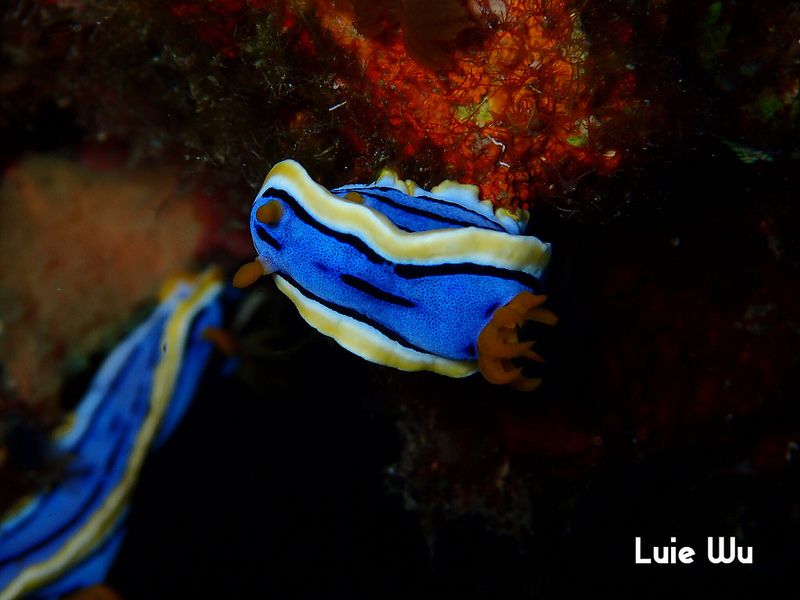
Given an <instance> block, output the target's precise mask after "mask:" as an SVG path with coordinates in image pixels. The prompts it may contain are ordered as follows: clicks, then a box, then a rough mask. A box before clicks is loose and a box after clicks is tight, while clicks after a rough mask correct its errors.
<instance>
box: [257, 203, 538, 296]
mask: <svg viewBox="0 0 800 600" xmlns="http://www.w3.org/2000/svg"><path fill="white" fill-rule="evenodd" d="M392 189H393V188H392ZM261 197H262V198H267V197H272V198H278V199H279V200H283V201H284V202H285V203H286V204H287V205H289V206H290V207H291V208H292V210H293V211H294V212H295V214H296V215H297V217H298V218H299V219H300V220H302V221H303V222H304V223H306V224H307V225H310V226H311V227H313V228H314V229H316V230H317V231H319V232H320V233H322V234H324V235H329V236H331V237H333V238H334V239H336V240H338V241H340V242H342V243H343V244H347V245H349V246H351V247H353V248H355V249H356V250H358V251H359V252H361V253H362V254H364V256H365V257H366V258H367V260H369V261H370V262H372V263H375V264H378V265H384V264H392V261H390V260H388V259H386V258H384V257H383V256H381V255H380V254H378V253H377V252H375V250H373V249H372V248H370V247H369V245H368V244H367V243H366V242H365V241H364V240H362V239H361V238H359V237H357V236H355V235H352V234H349V233H341V232H339V231H336V230H335V229H331V228H330V227H328V226H326V225H323V224H322V223H320V222H319V221H317V220H315V219H314V218H313V217H312V216H311V215H310V214H308V212H307V211H306V210H305V209H304V208H303V207H302V206H301V205H300V203H299V202H298V201H297V200H296V199H295V198H294V197H292V196H291V195H290V194H288V193H287V192H285V191H284V190H279V189H277V188H269V189H268V190H266V191H265V192H264V193H263V194H262V195H261ZM509 235H511V234H509ZM394 270H395V273H396V274H397V275H399V276H400V277H403V278H405V279H418V278H420V277H431V276H441V275H484V276H487V277H497V278H499V279H507V280H511V281H517V282H519V283H521V284H522V285H524V286H526V287H529V288H532V289H534V290H537V289H538V285H539V279H538V278H537V277H534V276H533V275H529V274H528V273H525V272H522V271H514V270H512V269H504V268H502V267H493V266H490V265H476V264H473V263H456V264H442V265H409V264H394Z"/></svg>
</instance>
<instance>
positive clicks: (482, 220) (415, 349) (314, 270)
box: [250, 161, 549, 376]
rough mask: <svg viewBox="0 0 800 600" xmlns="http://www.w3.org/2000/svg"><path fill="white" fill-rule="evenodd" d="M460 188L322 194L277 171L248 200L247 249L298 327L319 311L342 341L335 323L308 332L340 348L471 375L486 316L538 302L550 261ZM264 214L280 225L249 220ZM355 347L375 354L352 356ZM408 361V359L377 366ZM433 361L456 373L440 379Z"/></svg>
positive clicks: (349, 189) (297, 173)
mask: <svg viewBox="0 0 800 600" xmlns="http://www.w3.org/2000/svg"><path fill="white" fill-rule="evenodd" d="M465 187H466V186H455V184H454V185H453V186H451V188H450V189H449V190H446V191H447V193H438V194H437V193H436V192H435V191H430V192H429V191H426V190H421V189H419V188H417V187H416V186H415V185H413V184H405V183H403V182H397V181H396V180H391V179H387V178H384V179H383V180H380V179H379V180H378V181H377V182H376V183H374V184H370V185H352V186H345V187H342V188H338V189H335V190H333V191H332V192H327V191H326V190H324V189H323V188H320V187H319V186H317V185H316V184H314V183H313V181H311V180H310V179H309V178H308V176H307V174H306V173H305V171H304V170H302V167H300V166H299V165H297V163H293V162H291V161H285V162H284V163H280V164H279V165H278V166H276V167H275V169H273V171H272V173H271V175H270V176H268V177H267V180H266V181H265V183H264V185H263V187H262V189H261V191H260V192H259V195H258V197H257V198H256V200H255V203H254V206H253V211H252V215H251V220H250V226H251V230H252V234H253V241H254V244H255V246H256V250H257V252H258V254H259V260H260V261H261V262H262V263H263V264H264V266H265V269H267V270H268V271H269V272H272V273H274V274H275V276H276V277H277V280H278V281H279V285H281V289H284V288H285V284H287V283H288V285H289V286H290V288H289V289H291V291H292V293H289V292H287V293H289V295H290V297H292V299H293V300H294V301H295V303H296V304H298V308H300V310H301V314H303V316H304V317H306V318H307V320H309V321H311V319H309V317H308V315H307V314H306V313H307V312H314V311H315V310H317V309H319V310H323V309H320V308H319V307H320V306H321V307H324V312H325V314H326V315H328V316H330V317H331V318H333V319H335V316H331V315H340V316H341V318H342V322H343V323H345V324H346V325H347V326H346V327H344V329H346V331H344V332H342V331H341V329H342V327H340V324H337V323H334V324H330V325H326V326H325V327H321V326H318V325H317V324H316V323H312V324H314V325H315V326H317V328H318V329H320V330H321V331H323V333H327V334H328V335H332V336H333V337H334V338H335V339H337V341H339V342H340V343H342V345H344V346H345V347H348V348H349V349H351V350H353V351H355V352H357V353H359V354H361V355H362V356H364V357H365V358H368V359H370V360H374V361H375V362H380V363H382V364H389V365H391V366H396V367H398V368H403V369H406V370H414V369H417V368H421V369H430V370H434V371H437V372H444V374H451V375H453V376H459V375H465V374H468V373H469V372H473V371H474V370H475V369H474V367H473V368H470V367H469V366H468V365H469V364H472V363H474V361H475V360H476V358H477V350H476V341H477V339H478V335H479V334H480V332H481V331H482V329H483V328H484V327H485V326H486V324H487V323H488V322H489V320H490V319H491V318H492V315H493V314H494V312H495V310H497V308H499V307H501V306H503V305H505V304H507V303H508V302H509V301H510V300H511V299H512V298H514V297H515V296H516V295H518V294H519V293H520V292H524V291H534V292H535V291H537V288H538V286H539V276H540V275H541V272H542V269H543V268H544V265H545V264H546V262H547V258H548V256H549V246H548V245H547V244H543V243H542V242H540V241H539V240H537V239H536V238H533V237H530V236H522V235H519V230H518V227H517V225H516V223H511V225H509V223H508V219H506V220H505V221H504V220H503V219H501V218H499V217H498V216H496V215H495V214H494V212H493V211H492V210H491V208H490V207H488V206H487V204H486V203H479V202H478V201H477V198H475V199H474V200H473V199H472V198H471V197H469V196H470V194H468V193H467V191H465V190H464V189H463V188H465ZM409 191H413V194H411V193H407V192H409ZM354 194H357V195H358V196H354ZM348 198H351V199H352V198H355V200H356V201H355V202H353V201H350V200H349V199H348ZM271 202H273V203H274V202H278V203H279V204H280V207H281V209H282V216H281V217H280V219H279V220H278V221H277V222H276V223H272V224H270V223H262V222H260V221H259V219H258V217H257V213H258V210H259V209H260V208H261V207H262V206H264V205H266V204H269V203H271ZM528 259H530V260H528ZM284 291H287V290H286V289H284ZM295 292H296V293H295ZM297 294H299V296H298V295H297ZM329 321H330V319H327V318H326V319H325V323H328V322H329ZM353 332H355V333H353ZM353 336H355V337H353ZM364 336H366V338H371V339H369V340H368V343H369V344H371V345H376V346H380V348H379V349H377V350H370V351H364V352H361V351H359V348H360V347H361V345H362V341H363V340H362V337H364ZM356 338H357V339H356ZM406 351H410V353H408V356H409V357H416V358H411V359H409V360H406V359H402V360H399V361H394V359H393V358H389V359H385V358H384V357H385V353H389V354H391V355H394V354H395V353H397V352H399V353H400V354H403V353H404V352H406ZM421 357H426V358H421ZM431 357H435V358H431ZM417 359H419V362H417ZM436 359H441V361H443V362H442V363H441V364H445V365H447V364H450V365H452V364H454V363H458V364H459V365H461V367H460V368H458V369H456V370H455V371H454V372H449V371H450V370H449V368H443V369H439V368H436V367H435V366H432V363H431V360H433V362H434V363H436V364H439V362H437V360H436ZM441 361H440V362H441ZM398 362H399V364H396V363H398Z"/></svg>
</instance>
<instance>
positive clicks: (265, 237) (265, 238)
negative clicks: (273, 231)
mask: <svg viewBox="0 0 800 600" xmlns="http://www.w3.org/2000/svg"><path fill="white" fill-rule="evenodd" d="M256 235H257V236H258V239H260V240H261V241H262V242H266V243H267V244H269V245H270V246H272V247H273V248H275V250H280V249H281V243H280V242H279V241H278V240H276V239H275V238H274V237H272V236H271V235H270V234H269V232H267V228H266V227H264V226H263V225H256Z"/></svg>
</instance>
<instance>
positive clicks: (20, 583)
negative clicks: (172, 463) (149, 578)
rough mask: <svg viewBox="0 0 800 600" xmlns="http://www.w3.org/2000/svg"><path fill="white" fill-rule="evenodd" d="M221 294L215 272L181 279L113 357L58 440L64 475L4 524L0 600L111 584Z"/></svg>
mask: <svg viewBox="0 0 800 600" xmlns="http://www.w3.org/2000/svg"><path fill="white" fill-rule="evenodd" d="M221 290H222V283H221V280H220V277H219V273H218V272H217V271H216V270H211V271H208V272H206V273H205V274H203V275H200V276H198V277H196V278H194V279H193V280H189V279H186V278H182V279H179V280H176V281H174V282H173V283H172V284H171V285H170V286H169V288H168V289H166V290H165V292H164V298H163V300H162V302H161V303H160V304H159V306H158V307H157V308H156V309H155V311H154V312H153V314H152V315H151V316H150V317H149V318H148V319H147V320H146V321H145V322H144V323H143V324H141V325H140V326H139V327H138V328H137V329H136V330H134V331H133V333H131V334H130V335H129V336H128V337H127V338H126V339H125V340H123V341H122V343H120V344H119V345H118V346H117V347H116V348H115V349H114V350H113V352H112V353H111V354H110V355H109V356H108V357H107V358H106V359H105V361H104V362H103V364H102V365H101V367H100V369H99V370H98V372H97V374H96V375H95V377H94V379H93V380H92V382H91V384H90V386H89V389H88V391H87V393H86V395H85V396H84V397H83V398H82V400H81V402H80V404H79V405H78V407H77V409H76V410H75V412H74V413H73V414H72V415H71V416H70V418H69V419H67V421H66V422H65V424H64V426H63V427H62V428H61V429H59V430H58V431H57V432H56V433H55V434H54V436H53V440H52V451H53V453H54V454H55V455H56V456H61V457H65V459H67V460H68V461H69V462H68V467H67V471H66V473H64V475H63V477H62V478H61V480H59V482H58V483H57V484H56V485H54V486H52V487H51V488H50V489H47V490H44V491H43V492H41V493H39V494H38V495H36V496H33V497H30V498H28V499H26V500H25V501H24V502H22V503H20V505H19V506H18V507H17V508H16V509H14V510H13V511H12V513H11V514H9V515H7V516H6V517H5V518H4V519H3V520H2V521H0V600H10V599H12V598H19V597H22V596H28V595H31V594H33V595H35V597H36V598H47V599H50V598H53V599H55V598H62V597H64V596H66V595H67V594H70V593H72V592H74V591H75V590H79V589H85V588H90V589H92V590H95V589H97V588H94V587H93V586H96V585H98V584H99V583H101V582H102V581H103V579H104V578H105V576H106V573H107V571H108V569H109V568H110V566H111V563H112V561H113V560H114V557H115V555H116V553H117V550H118V549H119V546H120V543H121V541H122V537H123V534H124V526H125V518H126V514H127V512H128V503H129V500H130V497H131V492H132V490H133V487H134V485H135V483H136V480H137V478H138V476H139V472H140V470H141V467H142V464H143V462H144V459H145V456H146V455H147V452H148V451H149V450H150V449H151V448H153V447H155V446H157V445H159V444H161V443H162V442H163V441H165V439H166V438H167V437H168V436H169V435H170V433H171V432H172V431H173V429H174V428H175V426H176V425H177V423H178V422H179V421H180V419H181V417H182V415H183V414H184V412H185V410H186V409H187V407H188V405H189V403H190V402H191V398H192V396H193V394H194V391H195V389H196V387H197V384H198V382H199V379H200V376H201V375H202V372H203V370H204V368H205V365H206V363H207V361H208V358H209V356H210V354H211V351H212V345H211V343H210V342H209V341H208V340H206V339H205V337H204V335H203V332H204V330H205V329H206V328H207V327H219V326H220V324H221V322H222V307H221V302H220V300H219V296H220V292H221ZM92 593H95V592H92ZM107 596H108V594H107ZM112 596H113V595H112ZM89 597H91V595H89ZM100 597H103V596H100Z"/></svg>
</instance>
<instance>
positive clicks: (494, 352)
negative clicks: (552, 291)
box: [478, 292, 558, 391]
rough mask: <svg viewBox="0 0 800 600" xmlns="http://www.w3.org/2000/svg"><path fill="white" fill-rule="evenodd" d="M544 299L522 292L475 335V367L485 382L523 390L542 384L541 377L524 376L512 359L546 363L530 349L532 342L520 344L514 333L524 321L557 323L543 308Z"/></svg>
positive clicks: (499, 309)
mask: <svg viewBox="0 0 800 600" xmlns="http://www.w3.org/2000/svg"><path fill="white" fill-rule="evenodd" d="M545 300H547V296H542V295H535V294H532V293H530V292H521V293H519V294H517V296H515V297H514V299H513V300H511V302H509V303H508V304H506V305H505V306H502V307H500V308H498V309H497V310H496V311H495V313H494V315H493V316H492V320H491V321H489V323H488V324H487V325H486V327H484V328H483V331H481V333H480V335H479V336H478V368H479V369H480V371H481V373H482V374H483V376H484V377H485V378H486V380H487V381H489V382H490V383H494V384H498V385H510V386H511V387H513V388H515V389H518V390H522V391H531V390H535V389H536V388H538V387H539V386H540V385H541V383H542V380H541V378H539V377H535V378H534V377H526V376H525V375H524V374H523V370H522V368H520V367H517V366H515V365H514V363H513V362H512V360H511V359H513V358H527V359H529V360H532V361H535V362H537V363H544V362H545V360H544V358H543V357H542V356H541V355H540V354H538V353H537V352H536V351H534V350H533V346H534V345H535V342H534V341H526V342H522V341H520V340H519V336H518V333H517V329H518V327H520V326H522V324H523V323H525V322H526V321H537V322H539V323H543V324H545V325H550V326H553V325H555V324H556V323H557V322H558V317H556V316H555V315H554V314H553V313H552V312H551V311H549V310H547V309H546V308H542V306H541V305H542V304H543V303H544V302H545Z"/></svg>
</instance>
